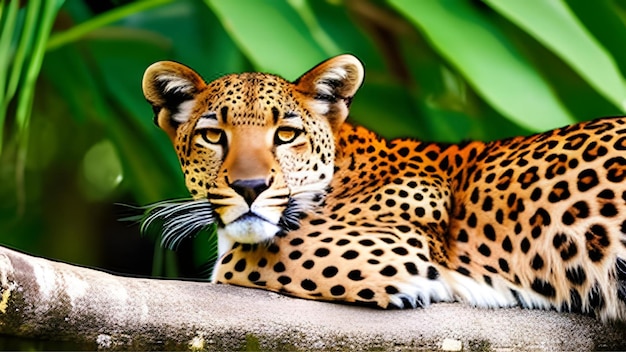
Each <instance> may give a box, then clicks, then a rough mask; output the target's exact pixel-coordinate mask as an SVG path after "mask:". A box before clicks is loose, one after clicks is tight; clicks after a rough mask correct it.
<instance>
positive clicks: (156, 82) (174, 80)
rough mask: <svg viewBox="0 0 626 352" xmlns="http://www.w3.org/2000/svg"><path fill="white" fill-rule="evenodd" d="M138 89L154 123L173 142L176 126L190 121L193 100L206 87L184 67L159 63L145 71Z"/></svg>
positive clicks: (172, 63) (190, 70) (175, 63)
mask: <svg viewBox="0 0 626 352" xmlns="http://www.w3.org/2000/svg"><path fill="white" fill-rule="evenodd" d="M141 86H142V88H143V94H144V96H145V97H146V100H147V101H148V102H149V103H150V104H152V109H153V110H154V122H155V123H156V124H157V125H158V126H159V127H161V128H162V129H163V130H164V131H165V132H167V134H168V135H169V136H170V138H171V139H172V140H173V139H174V137H175V136H176V129H177V128H178V126H179V125H180V124H182V123H184V122H186V121H187V120H189V118H190V115H191V112H192V110H193V108H194V105H195V100H194V99H195V97H196V95H197V94H198V93H199V92H201V91H202V90H203V89H204V88H205V87H206V83H205V82H204V80H203V79H202V78H201V77H200V75H198V74H197V73H196V72H195V71H194V70H192V69H191V68H189V67H187V66H185V65H182V64H179V63H177V62H173V61H159V62H156V63H154V64H152V65H150V66H149V67H148V68H147V69H146V72H145V73H144V75H143V81H142V83H141Z"/></svg>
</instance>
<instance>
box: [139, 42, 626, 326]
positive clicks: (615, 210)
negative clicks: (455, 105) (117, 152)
mask: <svg viewBox="0 0 626 352" xmlns="http://www.w3.org/2000/svg"><path fill="white" fill-rule="evenodd" d="M364 77H365V69H364V65H363V63H362V62H361V61H360V60H359V59H358V58H356V57H355V56H354V55H351V54H343V55H339V56H335V57H332V58H330V59H328V60H326V61H324V62H322V63H320V64H318V65H317V66H314V67H313V68H312V69H310V70H309V71H307V72H306V73H304V74H303V75H301V76H300V77H299V78H298V79H296V80H294V81H288V80H286V79H284V78H282V77H280V76H277V75H273V74H268V73H259V72H252V73H239V74H229V75H226V76H223V77H221V78H218V79H216V80H213V81H211V82H206V81H205V80H204V79H203V78H202V77H201V76H200V74H199V73H197V72H196V71H194V70H193V69H191V68H189V67H187V66H185V65H183V64H181V63H177V62H173V61H160V62H156V63H154V64H152V65H151V66H149V67H148V68H147V69H146V71H145V73H144V76H143V81H142V88H143V93H144V96H145V98H146V100H147V101H148V102H149V104H151V106H152V108H153V112H154V121H155V123H156V124H157V125H158V126H159V127H160V128H161V129H162V130H163V131H165V133H166V134H167V136H168V137H169V139H170V140H171V142H172V144H173V146H174V149H175V152H176V155H177V157H178V159H179V161H180V165H181V170H182V173H183V174H184V179H185V185H186V187H187V188H188V190H189V192H190V198H188V200H187V201H184V202H183V203H182V204H176V205H168V206H164V207H162V208H160V209H159V210H158V211H155V212H153V213H152V214H151V219H156V218H161V219H162V220H163V230H162V233H163V238H164V239H165V238H167V239H168V240H169V241H170V242H176V241H178V240H180V239H181V238H184V237H186V236H190V235H193V234H194V233H195V232H197V231H198V230H200V229H203V228H206V227H207V226H216V228H217V230H216V231H217V234H216V236H217V249H216V250H217V258H218V259H217V260H216V263H215V266H214V269H213V273H212V277H211V281H212V282H213V283H216V284H230V285H237V286H244V287H250V288H258V289H264V290H269V291H273V292H278V293H281V294H284V295H288V296H293V297H298V298H304V299H312V300H322V301H328V302H339V303H344V304H353V305H362V306H371V307H378V308H382V309H392V308H398V309H401V308H416V307H426V306H428V305H429V304H431V303H436V302H455V301H456V302H464V303H465V304H468V305H472V306H475V307H485V308H505V307H522V308H527V309H547V310H556V311H558V312H575V313H580V314H585V315H590V316H594V317H596V318H597V319H599V320H601V321H605V322H606V321H624V320H626V158H625V156H626V155H625V153H626V117H623V116H622V117H603V118H598V119H595V120H590V121H585V122H578V123H575V124H571V125H569V126H565V127H562V128H557V129H554V130H551V131H548V132H544V133H538V134H534V135H530V136H519V137H512V138H507V139H502V140H497V141H489V142H483V141H464V142H460V143H441V142H426V141H420V140H417V139H413V138H397V139H384V138H382V137H380V136H379V135H378V134H376V133H375V132H373V131H370V130H368V129H366V128H365V127H362V126H359V125H356V124H352V123H351V122H349V121H347V120H348V115H349V109H350V105H351V102H352V99H353V97H354V96H355V94H356V92H357V90H358V89H359V88H360V87H361V85H362V84H363V81H364ZM380 104H385V103H384V102H380ZM380 118H381V119H384V118H385V117H384V116H381V117H380Z"/></svg>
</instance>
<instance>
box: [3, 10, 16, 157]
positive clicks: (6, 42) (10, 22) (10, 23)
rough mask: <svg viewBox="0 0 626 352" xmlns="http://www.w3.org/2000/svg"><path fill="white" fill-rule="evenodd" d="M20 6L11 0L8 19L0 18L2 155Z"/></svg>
mask: <svg viewBox="0 0 626 352" xmlns="http://www.w3.org/2000/svg"><path fill="white" fill-rule="evenodd" d="M18 4H19V1H17V0H13V1H10V0H9V5H8V10H7V12H6V17H4V18H3V17H0V19H1V20H2V22H0V23H2V24H3V25H2V33H1V34H0V53H4V54H3V55H0V155H1V154H2V146H3V144H4V124H5V122H4V121H5V119H6V114H7V109H8V107H9V99H8V97H7V96H6V90H5V89H7V83H6V82H7V73H8V72H9V67H10V66H11V61H12V60H11V59H12V55H10V48H11V41H12V40H13V33H14V30H15V21H16V19H17V13H18V9H19V7H18ZM4 6H5V4H4V3H2V4H1V5H0V8H1V9H2V11H1V12H2V14H4V13H5V12H4Z"/></svg>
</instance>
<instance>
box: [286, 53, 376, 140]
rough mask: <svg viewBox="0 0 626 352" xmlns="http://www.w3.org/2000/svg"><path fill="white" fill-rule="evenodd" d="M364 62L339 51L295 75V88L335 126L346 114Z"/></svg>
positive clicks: (361, 77) (361, 81)
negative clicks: (336, 54) (297, 75)
mask: <svg viewBox="0 0 626 352" xmlns="http://www.w3.org/2000/svg"><path fill="white" fill-rule="evenodd" d="M364 75H365V74H364V69H363V64H362V63H361V61H359V59H357V58H356V57H354V56H352V55H348V54H345V55H339V56H335V57H333V58H331V59H328V60H326V61H324V62H322V63H320V64H319V65H317V66H315V67H314V68H312V69H311V70H309V71H308V72H307V73H305V74H304V75H302V76H301V77H300V78H298V79H297V80H296V81H295V82H294V84H295V85H296V90H297V91H298V92H300V93H302V94H304V95H305V96H307V97H308V98H309V100H308V101H309V107H310V108H311V109H312V110H313V111H314V112H315V113H318V114H321V115H324V116H326V117H327V118H328V121H329V122H330V123H331V126H332V128H333V129H337V128H338V127H339V126H340V125H341V124H342V123H343V122H344V121H345V120H346V118H347V117H348V109H349V107H350V103H351V102H352V97H353V96H354V94H355V93H356V91H357V90H358V89H359V88H360V87H361V84H362V83H363V77H364Z"/></svg>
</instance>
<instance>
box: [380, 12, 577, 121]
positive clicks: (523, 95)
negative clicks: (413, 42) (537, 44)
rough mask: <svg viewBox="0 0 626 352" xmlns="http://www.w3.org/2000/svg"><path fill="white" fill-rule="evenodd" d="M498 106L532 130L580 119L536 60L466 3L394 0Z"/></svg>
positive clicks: (511, 117)
mask: <svg viewBox="0 0 626 352" xmlns="http://www.w3.org/2000/svg"><path fill="white" fill-rule="evenodd" d="M389 2H390V3H391V4H392V5H393V6H395V7H396V8H397V9H398V10H399V11H400V12H401V13H403V14H405V15H406V16H407V18H408V19H409V20H411V21H412V22H413V23H414V24H415V25H416V26H417V27H418V29H419V30H421V31H422V32H423V33H424V34H425V36H426V37H427V39H428V40H429V41H430V43H431V44H432V46H433V48H434V49H435V50H437V51H438V52H439V54H440V55H442V56H443V57H444V58H445V59H446V60H447V61H448V62H449V63H450V64H451V65H452V66H454V67H455V68H456V70H458V71H459V72H460V73H461V74H462V75H463V76H464V77H465V79H467V81H468V82H469V84H470V85H471V86H472V87H473V88H474V89H475V90H476V91H477V93H478V94H479V95H480V96H481V97H482V98H483V99H485V100H486V101H487V102H488V103H489V104H491V105H492V106H493V108H494V109H495V110H497V111H498V112H499V113H501V114H502V115H504V116H505V117H507V118H508V119H510V120H512V121H514V122H515V123H517V124H518V125H520V126H522V127H525V128H528V129H529V130H532V131H537V130H546V129H550V128H554V127H557V126H562V125H566V124H569V123H572V122H574V121H575V120H574V119H573V118H572V116H571V115H570V114H569V112H568V111H567V110H566V109H565V108H564V106H563V105H562V103H561V102H560V100H559V99H558V97H557V96H556V95H555V93H554V91H553V90H552V88H551V87H550V85H549V84H548V82H546V81H545V80H544V79H543V77H542V76H541V75H540V74H539V73H538V72H537V71H536V70H534V69H533V67H532V66H531V64H530V63H529V62H528V61H527V60H526V59H525V58H524V57H523V56H522V55H521V54H520V53H519V51H518V50H517V49H516V48H515V47H514V46H513V45H512V44H511V43H510V42H509V41H508V40H507V38H505V37H504V35H502V33H501V32H500V31H499V30H498V28H496V27H495V26H494V25H493V24H491V23H490V22H488V21H487V20H486V19H485V18H483V17H482V16H481V15H480V14H479V13H478V12H477V11H476V10H475V9H473V8H472V7H470V6H469V5H468V4H467V3H466V2H463V1H454V0H442V1H409V0H389Z"/></svg>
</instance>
